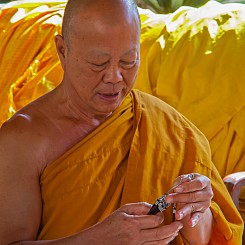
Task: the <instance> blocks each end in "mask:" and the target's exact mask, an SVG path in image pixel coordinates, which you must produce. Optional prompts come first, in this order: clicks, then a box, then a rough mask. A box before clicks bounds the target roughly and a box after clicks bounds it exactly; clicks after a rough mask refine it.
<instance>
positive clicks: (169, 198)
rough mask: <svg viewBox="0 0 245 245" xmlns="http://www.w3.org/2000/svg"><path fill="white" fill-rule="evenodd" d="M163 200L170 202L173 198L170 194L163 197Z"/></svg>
mask: <svg viewBox="0 0 245 245" xmlns="http://www.w3.org/2000/svg"><path fill="white" fill-rule="evenodd" d="M165 201H166V202H167V203H172V202H173V198H172V197H171V196H167V197H166V198H165Z"/></svg>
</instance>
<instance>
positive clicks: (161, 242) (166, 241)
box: [144, 233, 178, 245]
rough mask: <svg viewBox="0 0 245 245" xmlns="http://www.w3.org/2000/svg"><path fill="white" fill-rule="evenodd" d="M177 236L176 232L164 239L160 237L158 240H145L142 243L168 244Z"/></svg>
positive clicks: (147, 244)
mask: <svg viewBox="0 0 245 245" xmlns="http://www.w3.org/2000/svg"><path fill="white" fill-rule="evenodd" d="M177 236H178V233H176V234H174V235H173V236H171V237H168V238H166V239H162V240H159V241H153V242H145V243H144V245H167V244H170V243H171V242H172V241H173V240H174V239H175V238H176V237H177Z"/></svg>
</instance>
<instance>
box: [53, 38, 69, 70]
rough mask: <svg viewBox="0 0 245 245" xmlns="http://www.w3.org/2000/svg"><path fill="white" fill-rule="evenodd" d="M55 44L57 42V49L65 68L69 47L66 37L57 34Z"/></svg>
mask: <svg viewBox="0 0 245 245" xmlns="http://www.w3.org/2000/svg"><path fill="white" fill-rule="evenodd" d="M55 44H56V50H57V53H58V55H59V58H60V62H61V65H62V67H63V69H64V65H65V59H66V51H67V47H66V44H65V41H64V38H63V37H62V36H61V35H56V36H55Z"/></svg>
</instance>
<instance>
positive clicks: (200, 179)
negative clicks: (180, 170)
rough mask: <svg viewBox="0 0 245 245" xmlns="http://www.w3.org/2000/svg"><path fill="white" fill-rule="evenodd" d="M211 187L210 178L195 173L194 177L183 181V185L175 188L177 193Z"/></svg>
mask: <svg viewBox="0 0 245 245" xmlns="http://www.w3.org/2000/svg"><path fill="white" fill-rule="evenodd" d="M206 187H211V183H210V180H209V178H207V177H206V176H203V175H198V174H194V179H192V180H187V181H183V182H182V184H181V185H179V186H178V187H176V188H175V189H174V192H177V193H186V192H194V191H198V190H202V189H205V188H206Z"/></svg>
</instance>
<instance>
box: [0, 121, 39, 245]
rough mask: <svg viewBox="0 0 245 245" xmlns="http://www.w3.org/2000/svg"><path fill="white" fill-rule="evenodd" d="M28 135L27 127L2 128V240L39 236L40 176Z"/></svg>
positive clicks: (4, 241)
mask: <svg viewBox="0 0 245 245" xmlns="http://www.w3.org/2000/svg"><path fill="white" fill-rule="evenodd" d="M16 126H17V125H16ZM24 136H25V129H24V128H20V129H19V130H17V129H16V128H15V127H9V125H8V124H7V125H4V126H3V127H2V128H1V130H0V206H1V209H0V217H1V218H0V243H1V244H9V243H13V242H16V241H22V240H33V239H35V238H36V235H37V230H38V228H39V224H40V220H41V207H42V206H41V195H40V187H39V176H38V172H37V168H36V167H35V163H33V162H32V155H33V154H32V153H33V152H32V150H33V149H32V148H31V147H30V145H29V143H28V142H26V141H25V140H24ZM26 140H28V138H27V139H26ZM26 147H27V148H28V147H30V148H29V150H28V151H29V152H28V151H27V150H26Z"/></svg>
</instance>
